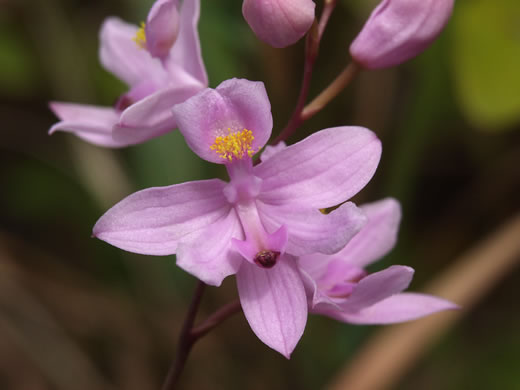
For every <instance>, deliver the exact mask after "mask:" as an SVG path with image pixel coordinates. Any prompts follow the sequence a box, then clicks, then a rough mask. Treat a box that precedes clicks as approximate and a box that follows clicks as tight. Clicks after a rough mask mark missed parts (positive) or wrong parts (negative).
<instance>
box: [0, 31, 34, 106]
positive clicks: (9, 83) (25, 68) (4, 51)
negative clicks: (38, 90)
mask: <svg viewBox="0 0 520 390" xmlns="http://www.w3.org/2000/svg"><path fill="white" fill-rule="evenodd" d="M11 27H12V26H10V25H9V24H8V23H6V24H3V23H0V89H1V90H2V93H4V94H6V95H17V96H20V95H28V94H30V93H31V92H32V91H33V90H34V86H35V84H36V83H35V81H36V79H37V77H36V72H35V69H34V63H35V61H34V56H33V54H32V53H31V50H30V48H29V47H28V45H27V44H26V42H24V41H23V40H22V39H21V37H20V36H19V35H17V34H13V32H12V30H11ZM8 30H11V31H8Z"/></svg>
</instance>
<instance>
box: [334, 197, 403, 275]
mask: <svg viewBox="0 0 520 390" xmlns="http://www.w3.org/2000/svg"><path fill="white" fill-rule="evenodd" d="M361 209H362V210H363V212H364V213H365V215H366V216H367V217H368V222H367V223H366V224H365V225H364V226H363V228H362V229H361V231H360V232H359V233H358V234H356V235H355V236H354V238H353V239H352V240H350V242H349V243H348V244H347V245H346V246H345V248H344V249H342V250H341V251H339V252H338V253H337V254H336V256H335V257H337V258H340V259H341V260H342V261H344V262H345V263H348V264H350V265H352V266H357V267H360V268H363V267H365V266H367V265H368V264H370V263H372V262H374V261H376V260H379V259H380V258H381V257H383V256H384V255H386V254H387V253H388V252H389V251H390V250H391V249H392V248H393V247H394V245H395V243H396V240H397V231H398V229H399V222H400V220H401V206H400V205H399V202H397V201H396V200H395V199H392V198H387V199H383V200H380V201H378V202H374V203H369V204H365V205H362V206H361Z"/></svg>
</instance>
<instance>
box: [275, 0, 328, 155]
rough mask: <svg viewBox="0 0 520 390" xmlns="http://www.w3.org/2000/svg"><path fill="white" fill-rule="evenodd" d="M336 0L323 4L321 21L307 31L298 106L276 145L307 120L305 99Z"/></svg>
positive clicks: (277, 139) (276, 140) (276, 139)
mask: <svg viewBox="0 0 520 390" xmlns="http://www.w3.org/2000/svg"><path fill="white" fill-rule="evenodd" d="M336 2H337V0H326V1H325V5H324V6H323V11H322V13H321V16H320V20H319V22H318V23H317V24H316V22H315V23H314V25H313V26H312V27H311V29H310V31H309V32H308V33H307V37H306V40H305V62H304V65H303V79H302V84H301V87H300V94H299V95H298V100H297V102H296V107H295V108H294V110H293V113H292V115H291V117H290V119H289V122H288V123H287V125H286V126H285V128H284V129H283V130H282V131H281V132H280V134H279V135H278V136H277V137H276V138H275V139H274V141H272V142H271V144H272V145H276V144H277V143H278V142H280V141H285V140H286V139H287V138H289V137H290V136H291V135H293V134H294V132H295V131H296V129H297V128H298V127H300V125H301V124H302V123H303V122H304V120H305V119H303V118H302V115H301V113H302V111H303V108H304V107H305V101H306V100H307V97H308V96H309V87H310V85H311V80H312V72H313V70H314V63H315V62H316V58H317V57H318V51H319V47H320V41H321V37H322V36H323V32H324V31H325V27H327V23H328V22H329V18H330V15H331V14H332V11H333V10H334V7H336Z"/></svg>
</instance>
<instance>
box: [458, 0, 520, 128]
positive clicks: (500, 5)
mask: <svg viewBox="0 0 520 390" xmlns="http://www.w3.org/2000/svg"><path fill="white" fill-rule="evenodd" d="M519 20H520V2H518V1H517V0H496V1H487V0H472V1H460V2H458V3H457V7H456V9H455V11H454V14H453V19H452V21H451V23H452V27H453V30H454V42H453V67H454V72H455V86H456V88H457V94H458V98H459V100H460V103H461V108H462V109H463V113H464V114H465V115H466V116H467V118H468V119H469V120H470V121H471V122H472V123H473V124H474V125H476V126H477V127H479V128H482V129H487V130H500V129H505V128H507V127H509V126H510V125H512V124H515V123H516V122H517V121H518V120H519V119H520V93H519V91H520V72H519V69H520V23H519Z"/></svg>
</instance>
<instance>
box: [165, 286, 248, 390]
mask: <svg viewBox="0 0 520 390" xmlns="http://www.w3.org/2000/svg"><path fill="white" fill-rule="evenodd" d="M205 287H206V285H205V284H204V283H203V282H199V284H198V285H197V288H196V289H195V293H194V294H193V298H192V301H191V303H190V307H189V309H188V313H187V314H186V318H185V320H184V324H183V326H182V330H181V334H180V335H179V342H178V344H177V353H176V356H175V360H174V362H173V364H172V366H171V368H170V371H169V372H168V375H167V377H166V380H165V382H164V385H163V387H162V390H174V389H175V388H176V386H177V384H178V382H179V378H180V375H181V373H182V370H183V369H184V366H185V365H186V360H187V359H188V355H189V353H190V351H191V349H192V347H193V345H194V344H195V342H196V341H197V340H199V339H200V338H201V337H203V336H204V335H205V334H206V333H208V332H209V331H211V330H212V329H214V328H215V327H217V326H218V325H220V324H221V323H222V322H224V321H225V320H226V319H227V318H229V317H231V316H232V315H233V314H236V313H238V312H240V311H241V310H242V307H241V306H240V301H238V300H236V301H234V302H230V303H228V304H226V305H224V306H222V307H221V308H220V309H218V310H217V311H216V312H214V313H213V314H212V315H210V316H209V317H208V318H207V319H206V320H205V321H204V322H203V323H202V324H200V325H199V326H197V327H194V326H193V325H194V323H195V317H196V315H197V310H198V308H199V303H200V300H201V298H202V294H203V293H204V289H205Z"/></svg>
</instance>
